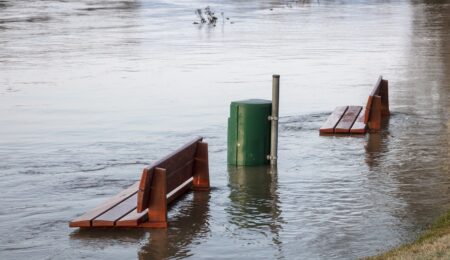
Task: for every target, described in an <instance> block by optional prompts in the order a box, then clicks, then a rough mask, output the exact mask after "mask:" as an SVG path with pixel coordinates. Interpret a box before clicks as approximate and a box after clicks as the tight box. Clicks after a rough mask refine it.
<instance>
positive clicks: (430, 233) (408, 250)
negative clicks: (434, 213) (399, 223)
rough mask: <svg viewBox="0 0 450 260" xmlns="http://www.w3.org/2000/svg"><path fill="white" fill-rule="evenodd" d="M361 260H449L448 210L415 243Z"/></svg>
mask: <svg viewBox="0 0 450 260" xmlns="http://www.w3.org/2000/svg"><path fill="white" fill-rule="evenodd" d="M363 259H365V260H381V259H383V260H384V259H450V210H448V211H447V212H446V213H444V214H443V215H442V216H440V217H439V218H438V219H437V220H436V221H435V222H434V223H433V224H431V225H430V227H429V228H428V229H427V230H425V231H424V232H422V234H421V235H420V236H419V237H418V238H417V239H416V240H415V241H413V242H411V243H408V244H404V245H401V246H399V247H396V248H393V249H391V250H389V251H387V252H384V253H381V254H379V255H375V256H370V257H367V258H363Z"/></svg>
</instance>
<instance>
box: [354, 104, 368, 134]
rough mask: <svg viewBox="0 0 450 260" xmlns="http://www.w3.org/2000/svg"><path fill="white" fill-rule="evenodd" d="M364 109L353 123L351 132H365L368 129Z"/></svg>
mask: <svg viewBox="0 0 450 260" xmlns="http://www.w3.org/2000/svg"><path fill="white" fill-rule="evenodd" d="M364 111H365V109H364V108H363V109H362V110H361V112H360V113H359V115H358V118H356V120H355V123H354V124H353V126H352V128H351V129H350V133H351V134H365V133H366V129H367V124H365V123H364Z"/></svg>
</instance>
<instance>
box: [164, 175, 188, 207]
mask: <svg viewBox="0 0 450 260" xmlns="http://www.w3.org/2000/svg"><path fill="white" fill-rule="evenodd" d="M193 180H194V177H191V178H189V179H187V180H186V181H185V182H183V183H182V184H181V185H180V186H178V187H177V188H175V189H174V190H172V191H171V192H169V193H168V194H167V204H170V203H172V202H173V201H175V200H176V199H177V198H178V197H179V196H180V195H181V194H183V193H185V192H186V191H187V190H189V189H190V188H191V187H192V181H193Z"/></svg>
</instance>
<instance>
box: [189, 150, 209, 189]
mask: <svg viewBox="0 0 450 260" xmlns="http://www.w3.org/2000/svg"><path fill="white" fill-rule="evenodd" d="M193 171H194V172H193V176H194V180H193V181H192V183H193V185H194V190H197V191H200V190H201V191H208V190H210V187H209V160H208V144H207V143H204V142H199V143H198V145H197V152H196V153H195V159H194V168H193Z"/></svg>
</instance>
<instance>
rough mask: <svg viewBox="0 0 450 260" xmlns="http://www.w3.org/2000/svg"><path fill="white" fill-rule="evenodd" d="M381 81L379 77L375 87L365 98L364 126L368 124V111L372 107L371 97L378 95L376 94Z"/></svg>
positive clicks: (381, 78)
mask: <svg viewBox="0 0 450 260" xmlns="http://www.w3.org/2000/svg"><path fill="white" fill-rule="evenodd" d="M382 81H383V77H382V76H379V77H378V80H377V83H375V86H374V87H373V89H372V92H371V93H370V95H369V97H368V98H367V103H366V110H365V111H364V123H365V124H367V123H368V122H369V117H370V109H371V107H372V102H373V97H374V96H376V95H378V93H379V92H380V88H381V84H382Z"/></svg>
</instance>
